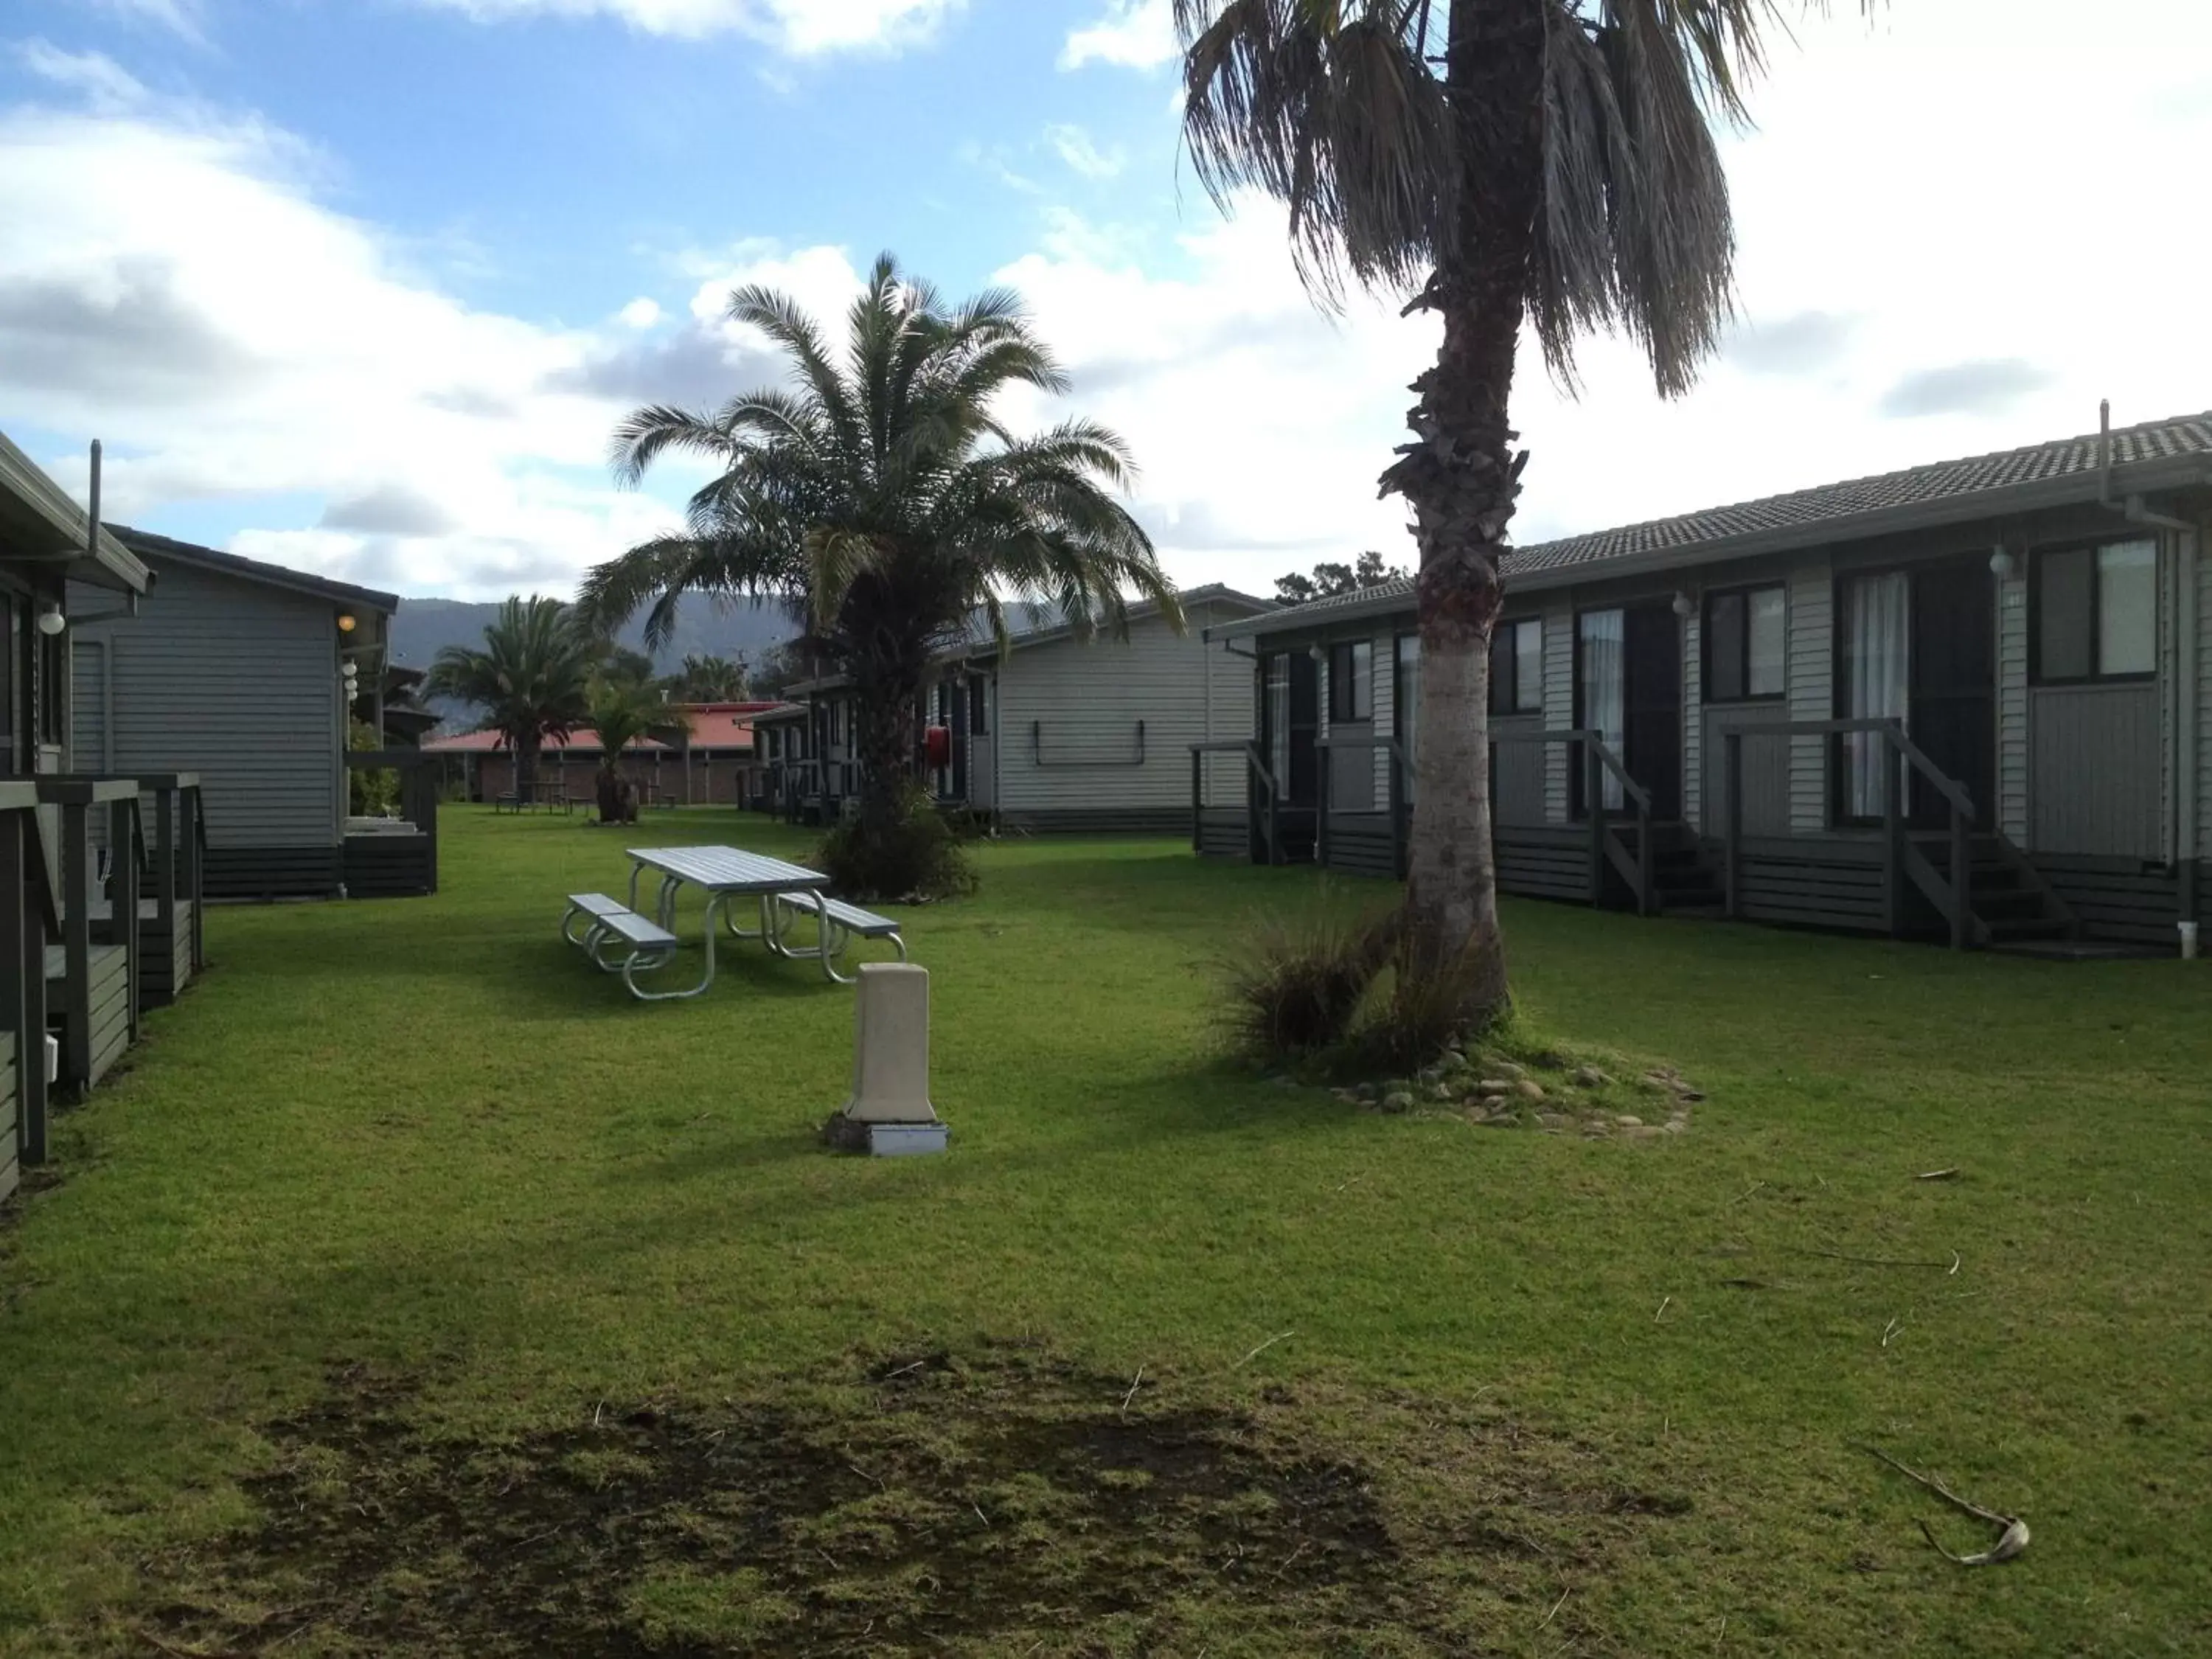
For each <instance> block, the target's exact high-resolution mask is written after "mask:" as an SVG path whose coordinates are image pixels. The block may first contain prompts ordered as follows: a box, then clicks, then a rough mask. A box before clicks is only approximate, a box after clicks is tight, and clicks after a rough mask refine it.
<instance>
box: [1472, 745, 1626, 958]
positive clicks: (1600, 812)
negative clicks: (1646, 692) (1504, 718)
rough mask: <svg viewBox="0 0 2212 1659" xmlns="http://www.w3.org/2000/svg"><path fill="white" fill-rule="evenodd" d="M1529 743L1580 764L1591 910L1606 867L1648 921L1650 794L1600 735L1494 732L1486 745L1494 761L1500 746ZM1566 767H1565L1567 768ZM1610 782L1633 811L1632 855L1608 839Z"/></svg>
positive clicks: (1602, 887)
mask: <svg viewBox="0 0 2212 1659" xmlns="http://www.w3.org/2000/svg"><path fill="white" fill-rule="evenodd" d="M1509 743H1528V744H1540V745H1544V746H1547V747H1548V746H1549V745H1551V744H1565V745H1567V746H1569V747H1570V748H1571V749H1572V750H1576V751H1577V753H1578V754H1579V757H1580V761H1581V774H1582V781H1583V815H1584V820H1585V822H1586V823H1587V825H1588V827H1589V885H1590V902H1591V903H1593V904H1595V903H1596V902H1598V900H1599V897H1600V896H1601V894H1602V893H1603V892H1604V891H1605V872H1606V867H1607V866H1608V865H1610V866H1612V867H1613V869H1615V870H1617V871H1619V872H1620V877H1621V879H1622V880H1624V881H1626V883H1627V884H1628V889H1629V891H1630V892H1631V893H1632V894H1633V895H1634V896H1635V898H1636V913H1637V915H1642V916H1648V915H1651V914H1652V913H1653V912H1654V911H1655V910H1656V909H1657V908H1658V896H1657V889H1656V886H1655V884H1654V883H1653V878H1652V867H1653V866H1652V844H1651V792H1650V790H1649V789H1646V788H1645V787H1644V786H1643V785H1642V784H1640V783H1638V781H1636V780H1635V779H1634V778H1632V777H1631V776H1630V775H1629V772H1628V767H1627V765H1626V763H1624V762H1623V761H1622V760H1621V758H1620V756H1619V755H1618V754H1616V753H1615V752H1614V750H1613V745H1612V744H1609V743H1607V741H1606V740H1605V733H1604V732H1599V731H1595V730H1592V729H1590V728H1589V727H1586V726H1572V727H1569V728H1566V729H1565V730H1562V731H1558V732H1498V733H1495V734H1493V735H1492V738H1491V739H1490V744H1491V750H1492V754H1493V756H1494V755H1495V754H1496V752H1497V750H1498V746H1499V745H1500V744H1509ZM1570 764H1572V761H1570ZM1608 777H1611V778H1613V780H1615V781H1617V782H1619V784H1620V798H1621V799H1622V801H1623V802H1625V803H1626V806H1627V808H1629V809H1631V810H1632V816H1633V817H1634V819H1635V822H1636V851H1635V852H1634V853H1633V854H1631V853H1630V852H1629V850H1628V848H1626V847H1624V846H1622V845H1621V843H1620V837H1619V836H1617V835H1615V834H1614V833H1613V829H1614V824H1613V819H1612V817H1611V815H1610V813H1609V812H1608V811H1607V807H1606V804H1605V781H1606V779H1607V778H1608Z"/></svg>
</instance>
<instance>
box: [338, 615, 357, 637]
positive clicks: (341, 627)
mask: <svg viewBox="0 0 2212 1659" xmlns="http://www.w3.org/2000/svg"><path fill="white" fill-rule="evenodd" d="M360 626H361V623H360V622H359V620H358V619H357V618H356V617H355V616H354V614H353V612H352V611H340V612H339V613H338V632H339V633H341V634H350V633H352V632H353V630H354V629H356V628H358V627H360Z"/></svg>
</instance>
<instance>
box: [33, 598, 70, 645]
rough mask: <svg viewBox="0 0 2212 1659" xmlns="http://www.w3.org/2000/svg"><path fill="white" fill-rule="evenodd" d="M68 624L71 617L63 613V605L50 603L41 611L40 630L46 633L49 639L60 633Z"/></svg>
mask: <svg viewBox="0 0 2212 1659" xmlns="http://www.w3.org/2000/svg"><path fill="white" fill-rule="evenodd" d="M68 626H69V618H68V617H64V615H62V608H61V606H59V605H46V606H44V607H43V608H42V609H41V610H40V612H39V632H40V633H41V634H44V635H46V637H47V638H48V639H52V638H53V636H54V635H57V634H58V633H60V632H61V631H62V629H64V628H67V627H68Z"/></svg>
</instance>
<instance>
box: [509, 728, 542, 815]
mask: <svg viewBox="0 0 2212 1659" xmlns="http://www.w3.org/2000/svg"><path fill="white" fill-rule="evenodd" d="M514 793H515V798H516V799H518V800H529V799H532V798H533V797H534V796H535V795H536V794H537V793H538V741H537V739H536V738H530V739H528V740H527V741H526V742H522V743H519V744H515V745H514Z"/></svg>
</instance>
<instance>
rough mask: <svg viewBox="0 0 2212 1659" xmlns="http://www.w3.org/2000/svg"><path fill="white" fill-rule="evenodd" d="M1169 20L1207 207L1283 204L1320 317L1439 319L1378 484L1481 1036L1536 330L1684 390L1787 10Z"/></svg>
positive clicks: (1701, 6) (1397, 9)
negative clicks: (1759, 88)
mask: <svg viewBox="0 0 2212 1659" xmlns="http://www.w3.org/2000/svg"><path fill="white" fill-rule="evenodd" d="M1806 3H1807V5H1808V9H1820V6H1821V4H1822V0H1806ZM1869 3H1870V0H1869ZM1175 20H1176V30H1177V33H1178V34H1179V36H1180V37H1181V40H1182V46H1183V89H1184V94H1185V101H1184V116H1183V132H1184V137H1185V140H1186V142H1187V143H1188V145H1189V148H1190V151H1191V155H1192V158H1193V160H1194V163H1195V165H1196V168H1197V172H1198V175H1199V177H1200V179H1202V180H1203V181H1204V182H1205V184H1206V187H1207V189H1208V190H1209V191H1211V192H1212V194H1213V196H1214V197H1215V199H1216V200H1217V201H1218V202H1220V203H1222V204H1224V205H1226V204H1227V200H1228V198H1229V197H1230V196H1231V194H1232V193H1233V192H1234V191H1237V190H1239V189H1242V188H1245V187H1248V186H1249V187H1256V188H1258V189H1260V190H1261V191H1265V192H1267V193H1268V194H1270V195H1272V196H1273V197H1277V198H1278V199H1279V200H1281V201H1283V202H1285V203H1286V204H1288V205H1289V208H1290V215H1291V247H1292V252H1293V255H1294V257H1295V258H1296V260H1297V266H1298V270H1299V273H1300V275H1301V276H1302V277H1303V278H1304V281H1305V283H1306V284H1307V287H1308V289H1309V291H1310V292H1312V293H1313V294H1314V295H1316V297H1317V298H1319V299H1321V300H1322V301H1323V302H1325V303H1334V301H1337V300H1338V299H1339V298H1340V295H1341V293H1342V291H1343V287H1344V284H1345V283H1346V280H1347V279H1349V280H1350V281H1351V282H1352V283H1355V284H1358V285H1359V286H1362V287H1365V288H1368V289H1376V290H1382V291H1388V292H1395V293H1397V294H1399V295H1411V296H1412V303H1411V305H1410V306H1409V307H1407V308H1408V309H1409V310H1411V309H1420V310H1425V311H1432V312H1435V313H1437V314H1438V315H1439V317H1440V318H1441V319H1442V321H1443V345H1442V347H1441V349H1439V351H1438V353H1437V361H1436V364H1435V366H1434V367H1433V368H1430V369H1429V370H1428V371H1427V372H1426V373H1425V374H1423V375H1422V376H1421V377H1420V378H1419V380H1417V381H1415V382H1414V389H1415V391H1416V392H1418V393H1419V398H1420V401H1419V403H1418V404H1416V405H1415V406H1414V408H1413V410H1412V411H1411V413H1410V415H1409V416H1408V417H1407V419H1408V423H1409V424H1410V425H1411V426H1412V428H1413V441H1411V442H1409V443H1407V444H1404V445H1401V447H1400V448H1399V451H1398V459H1397V461H1396V462H1395V464H1394V465H1391V466H1390V467H1389V470H1388V471H1385V472H1384V473H1383V477H1382V483H1383V490H1384V492H1385V493H1386V494H1390V493H1395V494H1397V495H1403V496H1404V497H1405V498H1406V501H1407V504H1408V505H1409V507H1411V508H1412V512H1413V539H1414V543H1415V544H1416V546H1417V547H1418V548H1419V554H1420V564H1419V575H1418V579H1417V582H1416V592H1417V595H1418V599H1417V603H1418V606H1419V623H1420V640H1421V664H1420V679H1419V699H1420V701H1419V711H1420V712H1419V731H1418V732H1417V733H1416V744H1415V747H1416V750H1417V753H1418V755H1419V787H1418V789H1417V790H1416V792H1415V794H1414V798H1413V845H1412V848H1411V860H1410V862H1411V866H1412V871H1411V879H1410V881H1409V882H1408V884H1407V898H1406V916H1405V920H1406V922H1407V928H1406V930H1405V935H1404V937H1405V939H1406V943H1407V949H1408V950H1409V951H1413V952H1414V953H1416V954H1415V955H1414V957H1413V960H1414V961H1415V962H1417V963H1420V964H1424V965H1425V966H1426V967H1427V968H1429V969H1440V968H1442V967H1443V966H1444V965H1446V964H1449V965H1450V966H1451V968H1452V969H1453V970H1454V971H1455V972H1456V973H1457V974H1459V975H1461V976H1462V984H1463V985H1464V987H1465V989H1464V996H1465V1002H1466V1010H1467V1016H1468V1023H1470V1024H1479V1023H1481V1022H1483V1021H1485V1020H1486V1019H1487V1018H1490V1017H1492V1015H1494V1014H1495V1013H1496V1012H1498V1010H1499V1009H1501V1008H1503V1007H1504V1004H1505V1000H1506V980H1505V955H1504V942H1503V940H1502V939H1501V937H1500V935H1499V932H1498V901H1497V890H1496V889H1497V883H1496V872H1495V869H1494V866H1493V864H1492V853H1491V840H1490V836H1491V825H1490V799H1489V789H1488V777H1489V768H1488V748H1489V744H1488V735H1489V734H1488V722H1487V719H1486V714H1487V709H1488V707H1489V697H1488V683H1489V651H1488V647H1489V641H1490V632H1491V627H1492V623H1494V622H1495V621H1496V620H1497V617H1498V606H1499V601H1500V598H1501V593H1502V589H1501V586H1500V583H1499V579H1498V555H1499V554H1500V553H1501V552H1502V551H1503V550H1504V545H1505V535H1506V526H1508V525H1509V524H1510V522H1511V520H1512V517H1513V503H1514V499H1515V497H1516V496H1517V495H1519V494H1520V489H1521V484H1520V478H1521V470H1522V466H1523V465H1524V464H1525V463H1526V462H1527V460H1528V453H1527V452H1526V451H1522V452H1520V453H1516V452H1515V450H1514V447H1513V446H1514V441H1515V438H1516V434H1515V433H1514V431H1513V430H1512V428H1511V425H1510V417H1509V410H1508V408H1507V402H1508V397H1509V394H1510V392H1511V389H1512V386H1513V374H1514V368H1515V360H1516V356H1517V355H1518V347H1519V343H1520V334H1521V328H1522V323H1523V321H1524V319H1525V320H1526V321H1527V322H1528V323H1529V324H1530V325H1533V327H1534V331H1535V335H1536V339H1537V343H1538V344H1539V346H1540V347H1541V349H1542V351H1543V354H1544V358H1545V361H1546V362H1547V363H1548V364H1549V366H1550V367H1551V368H1552V370H1553V374H1554V375H1555V376H1556V377H1558V378H1559V380H1561V381H1562V383H1563V384H1565V385H1566V386H1569V387H1570V389H1571V388H1572V386H1573V385H1574V346H1575V341H1576V338H1577V336H1579V335H1580V334H1582V333H1583V332H1584V331H1587V330H1590V329H1611V330H1615V331H1624V332H1626V334H1628V335H1629V336H1630V337H1632V338H1633V339H1634V340H1635V341H1636V342H1637V343H1638V345H1640V346H1642V347H1643V348H1644V351H1645V353H1646V355H1647V356H1649V358H1650V363H1651V367H1652V370H1653V372H1654V374H1655V375H1656V378H1657V380H1658V385H1659V390H1660V391H1661V392H1662V393H1663V394H1666V395H1668V396H1676V395H1679V394H1680V393H1681V392H1685V391H1686V390H1687V389H1688V388H1689V386H1690V385H1691V383H1692V380H1693V379H1694V378H1695V375H1696V372H1697V368H1698V366H1699V363H1700V362H1702V361H1703V360H1704V359H1705V357H1706V356H1708V355H1709V354H1710V353H1711V351H1712V349H1714V347H1715V345H1716V344H1717V341H1718V339H1719V336H1720V331H1721V327H1722V325H1723V322H1724V321H1725V320H1726V318H1727V315H1728V310H1729V292H1730V273H1731V267H1732V264H1733V258H1734V252H1735V235H1734V231H1733V229H1732V227H1731V224H1730V221H1729V197H1728V182H1727V179H1726V178H1725V176H1724V175H1723V171H1722V167H1721V159H1720V154H1719V151H1718V149H1717V147H1716V145H1715V143H1714V141H1713V135H1712V131H1711V122H1712V121H1713V120H1715V119H1719V120H1723V121H1731V122H1733V121H1741V119H1742V118H1744V115H1745V108H1744V103H1743V92H1744V88H1745V84H1746V82H1747V81H1748V80H1749V79H1750V78H1751V77H1752V76H1753V75H1754V74H1755V73H1756V72H1757V70H1759V67H1760V66H1761V63H1762V57H1761V34H1762V32H1763V31H1764V30H1765V28H1767V27H1769V26H1778V25H1779V24H1780V22H1781V11H1780V7H1779V0H1175Z"/></svg>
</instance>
